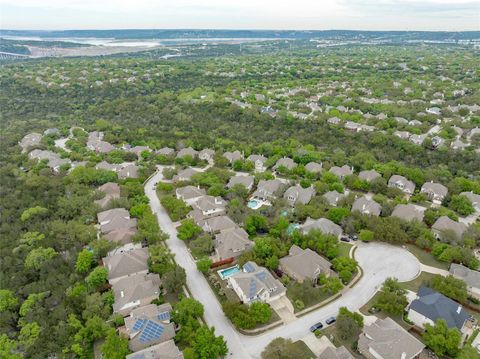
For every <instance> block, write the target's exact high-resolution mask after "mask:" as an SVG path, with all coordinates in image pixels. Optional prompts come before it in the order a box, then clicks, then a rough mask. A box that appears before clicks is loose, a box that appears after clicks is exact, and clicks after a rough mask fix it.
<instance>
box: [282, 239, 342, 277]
mask: <svg viewBox="0 0 480 359" xmlns="http://www.w3.org/2000/svg"><path fill="white" fill-rule="evenodd" d="M331 266H332V264H331V263H330V262H329V261H328V260H326V259H325V258H323V257H322V256H321V255H319V254H318V253H317V252H314V251H312V250H311V249H310V248H307V249H302V248H300V247H298V246H297V245H295V244H294V245H292V246H291V247H290V250H289V251H288V255H287V256H285V257H283V258H280V266H279V267H280V269H281V270H282V271H283V272H284V273H286V274H287V275H288V276H289V277H290V278H292V279H294V280H296V281H297V282H299V283H302V282H303V281H305V280H311V281H315V280H316V279H317V278H318V276H319V275H320V274H324V275H325V276H327V277H330V276H331V275H332V274H334V272H333V271H332V270H331V269H330V267H331Z"/></svg>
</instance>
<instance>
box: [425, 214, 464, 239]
mask: <svg viewBox="0 0 480 359" xmlns="http://www.w3.org/2000/svg"><path fill="white" fill-rule="evenodd" d="M432 231H433V234H434V235H435V237H436V238H437V239H442V238H443V237H444V235H445V232H446V231H451V232H452V233H454V234H455V236H456V237H457V239H461V238H462V237H463V234H464V233H465V232H466V231H467V226H466V225H465V224H464V223H461V222H456V221H454V220H453V219H450V218H449V217H447V216H441V217H440V218H438V219H437V220H436V221H435V223H434V224H433V225H432Z"/></svg>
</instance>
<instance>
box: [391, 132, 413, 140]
mask: <svg viewBox="0 0 480 359" xmlns="http://www.w3.org/2000/svg"><path fill="white" fill-rule="evenodd" d="M393 135H394V136H397V137H398V138H401V139H402V140H408V139H409V138H410V136H411V133H410V132H408V131H395V132H394V133H393Z"/></svg>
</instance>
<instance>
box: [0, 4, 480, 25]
mask: <svg viewBox="0 0 480 359" xmlns="http://www.w3.org/2000/svg"><path fill="white" fill-rule="evenodd" d="M0 28H1V29H28V30H65V29H278V30H290V29H291V30H328V29H351V30H431V31H441V30H444V31H464V30H480V0H287V1H286V0H235V1H234V0H0Z"/></svg>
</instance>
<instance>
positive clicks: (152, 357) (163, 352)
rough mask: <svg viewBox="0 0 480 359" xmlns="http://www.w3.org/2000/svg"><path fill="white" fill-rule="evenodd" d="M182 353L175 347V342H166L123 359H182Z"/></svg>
mask: <svg viewBox="0 0 480 359" xmlns="http://www.w3.org/2000/svg"><path fill="white" fill-rule="evenodd" d="M183 358H184V357H183V353H182V352H181V351H180V349H178V347H177V346H176V345H175V342H174V341H173V339H172V340H168V341H166V342H164V343H160V344H156V345H153V346H151V347H148V348H146V349H143V350H140V351H138V352H135V353H133V354H129V355H127V356H126V357H125V359H183Z"/></svg>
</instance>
